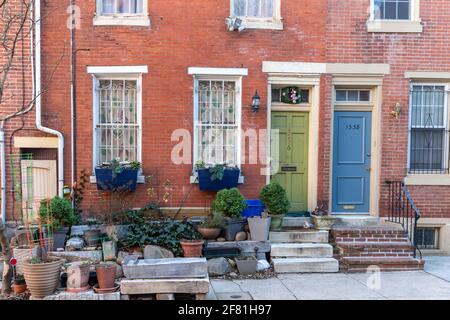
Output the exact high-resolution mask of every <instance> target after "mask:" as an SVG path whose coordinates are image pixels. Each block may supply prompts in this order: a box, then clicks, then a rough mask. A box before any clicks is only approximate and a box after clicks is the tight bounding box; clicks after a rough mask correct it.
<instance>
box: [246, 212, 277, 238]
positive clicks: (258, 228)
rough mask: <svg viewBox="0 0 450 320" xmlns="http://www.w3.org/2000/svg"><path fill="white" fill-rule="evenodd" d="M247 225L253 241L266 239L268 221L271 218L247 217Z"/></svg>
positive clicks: (268, 226)
mask: <svg viewBox="0 0 450 320" xmlns="http://www.w3.org/2000/svg"><path fill="white" fill-rule="evenodd" d="M247 221H248V226H249V228H250V234H251V236H252V240H253V241H267V240H268V239H269V230H270V223H271V221H272V218H271V217H269V218H259V217H254V218H248V219H247Z"/></svg>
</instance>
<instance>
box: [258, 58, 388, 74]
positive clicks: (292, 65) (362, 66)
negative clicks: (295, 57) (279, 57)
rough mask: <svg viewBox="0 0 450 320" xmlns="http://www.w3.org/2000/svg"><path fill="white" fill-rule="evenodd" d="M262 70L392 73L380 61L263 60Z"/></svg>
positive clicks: (269, 71) (306, 72)
mask: <svg viewBox="0 0 450 320" xmlns="http://www.w3.org/2000/svg"><path fill="white" fill-rule="evenodd" d="M262 71H263V72H266V73H302V74H324V73H329V74H348V75H358V74H360V75H370V74H372V75H385V74H389V73H390V66H389V64H379V63H315V62H278V61H263V66H262Z"/></svg>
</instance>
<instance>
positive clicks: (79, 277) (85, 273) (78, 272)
mask: <svg viewBox="0 0 450 320" xmlns="http://www.w3.org/2000/svg"><path fill="white" fill-rule="evenodd" d="M90 269H91V267H90V265H89V264H83V263H73V264H72V265H71V266H70V267H68V268H67V284H66V285H67V291H69V292H81V291H86V290H88V289H89V288H90V286H89V284H88V282H89V272H90Z"/></svg>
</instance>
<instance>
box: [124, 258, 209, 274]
mask: <svg viewBox="0 0 450 320" xmlns="http://www.w3.org/2000/svg"><path fill="white" fill-rule="evenodd" d="M122 269H123V273H124V275H125V277H126V278H128V279H161V278H162V279H165V278H205V277H208V265H207V262H206V259H205V258H169V259H143V260H134V261H133V260H130V261H128V262H127V263H124V264H122Z"/></svg>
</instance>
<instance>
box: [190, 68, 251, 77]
mask: <svg viewBox="0 0 450 320" xmlns="http://www.w3.org/2000/svg"><path fill="white" fill-rule="evenodd" d="M188 74H190V75H206V76H215V75H219V76H247V75H248V69H247V68H203V67H189V68H188Z"/></svg>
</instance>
